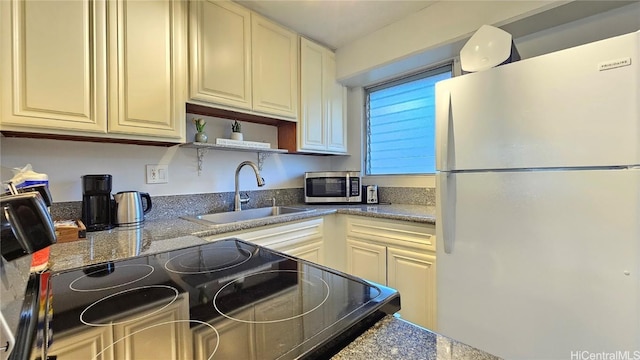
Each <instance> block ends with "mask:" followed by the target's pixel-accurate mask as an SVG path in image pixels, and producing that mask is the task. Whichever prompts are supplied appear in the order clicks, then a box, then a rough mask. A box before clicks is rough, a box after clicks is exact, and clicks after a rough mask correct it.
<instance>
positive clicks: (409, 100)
mask: <svg viewBox="0 0 640 360" xmlns="http://www.w3.org/2000/svg"><path fill="white" fill-rule="evenodd" d="M450 77H451V66H450V65H449V66H446V67H440V68H437V69H433V70H430V71H427V72H423V73H420V74H416V75H413V76H411V77H407V78H403V79H399V80H396V81H393V82H389V83H386V84H382V85H378V86H375V87H372V88H369V89H367V92H366V93H367V101H366V104H367V109H366V114H367V126H366V131H367V136H366V137H367V142H366V161H365V162H366V169H365V170H366V171H365V172H366V174H367V175H395V174H433V173H435V84H436V82H438V81H440V80H444V79H448V78H450Z"/></svg>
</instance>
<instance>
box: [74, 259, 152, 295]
mask: <svg viewBox="0 0 640 360" xmlns="http://www.w3.org/2000/svg"><path fill="white" fill-rule="evenodd" d="M119 270H123V271H124V272H126V273H127V274H126V278H127V279H132V280H129V281H122V278H121V277H120V276H119ZM153 271H154V268H153V266H151V265H147V264H124V265H118V266H117V267H115V266H114V269H113V270H112V271H111V272H110V273H109V274H107V275H105V276H100V277H96V276H95V274H97V273H102V272H103V270H102V269H99V270H96V271H93V272H89V273H88V274H85V275H83V276H80V277H79V278H77V279H75V280H73V281H72V282H71V283H70V284H69V288H70V289H71V290H73V291H78V292H91V291H102V290H111V289H115V288H119V287H122V286H126V285H129V284H133V283H134V282H136V281H140V280H142V279H144V278H146V277H147V276H149V275H151V273H153Z"/></svg>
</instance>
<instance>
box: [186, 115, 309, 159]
mask: <svg viewBox="0 0 640 360" xmlns="http://www.w3.org/2000/svg"><path fill="white" fill-rule="evenodd" d="M186 112H187V114H196V115H204V116H212V117H217V118H222V119H229V120H238V121H246V122H250V123H255V124H262V125H271V126H276V127H277V128H278V149H284V150H287V151H289V153H290V154H295V153H296V152H297V136H296V134H297V126H298V124H297V122H295V121H287V120H281V119H275V118H270V117H266V116H261V115H255V114H245V113H241V112H238V111H232V110H225V109H218V108H213V107H208V106H204V105H198V104H190V103H187V105H186Z"/></svg>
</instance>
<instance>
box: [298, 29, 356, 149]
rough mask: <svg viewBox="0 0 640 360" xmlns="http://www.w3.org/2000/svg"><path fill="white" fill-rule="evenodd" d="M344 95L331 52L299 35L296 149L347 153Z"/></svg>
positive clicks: (344, 91)
mask: <svg viewBox="0 0 640 360" xmlns="http://www.w3.org/2000/svg"><path fill="white" fill-rule="evenodd" d="M345 98H346V88H345V87H344V86H342V85H340V84H339V83H338V82H337V81H336V62H335V56H334V54H333V52H331V51H330V50H329V49H327V48H325V47H323V46H320V45H318V44H315V43H313V42H311V41H309V40H307V39H305V38H300V118H299V121H298V148H299V150H303V151H317V152H322V153H346V151H347V129H346V115H345V103H346V101H345Z"/></svg>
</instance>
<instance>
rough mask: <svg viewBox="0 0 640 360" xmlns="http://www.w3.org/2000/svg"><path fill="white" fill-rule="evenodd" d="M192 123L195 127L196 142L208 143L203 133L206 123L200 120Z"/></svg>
mask: <svg viewBox="0 0 640 360" xmlns="http://www.w3.org/2000/svg"><path fill="white" fill-rule="evenodd" d="M193 123H194V124H195V125H196V142H199V143H206V142H207V141H209V137H208V136H207V133H205V132H204V127H205V125H207V122H206V121H204V119H202V118H197V119H193Z"/></svg>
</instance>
